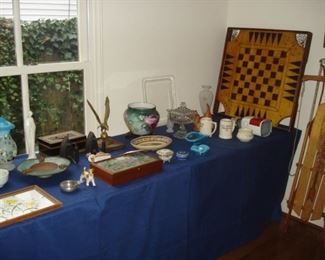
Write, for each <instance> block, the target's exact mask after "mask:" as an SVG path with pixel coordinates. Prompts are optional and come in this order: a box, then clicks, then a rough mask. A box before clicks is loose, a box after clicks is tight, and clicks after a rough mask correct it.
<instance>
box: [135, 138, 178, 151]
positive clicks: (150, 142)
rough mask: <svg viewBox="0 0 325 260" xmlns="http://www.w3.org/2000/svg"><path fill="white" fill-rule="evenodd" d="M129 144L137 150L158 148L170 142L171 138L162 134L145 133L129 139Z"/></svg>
mask: <svg viewBox="0 0 325 260" xmlns="http://www.w3.org/2000/svg"><path fill="white" fill-rule="evenodd" d="M130 143H131V145H132V146H133V147H134V148H136V149H139V150H152V151H155V150H158V149H162V148H164V147H166V146H168V145H170V144H171V143H172V139H171V138H169V137H167V136H163V135H146V136H140V137H137V138H134V139H133V140H131V142H130Z"/></svg>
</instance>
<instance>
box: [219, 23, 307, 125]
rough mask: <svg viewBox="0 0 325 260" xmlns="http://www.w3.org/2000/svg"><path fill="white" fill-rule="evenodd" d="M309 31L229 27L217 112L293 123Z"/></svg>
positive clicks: (274, 123) (305, 58)
mask: <svg viewBox="0 0 325 260" xmlns="http://www.w3.org/2000/svg"><path fill="white" fill-rule="evenodd" d="M311 36H312V34H311V33H310V32H305V31H287V30H270V29H248V28H228V31H227V36H226V42H225V48H224V54H223V61H222V65H221V69H220V74H219V82H218V90H217V94H216V100H215V107H214V112H215V113H216V112H218V110H219V104H220V103H222V105H223V106H224V110H225V111H224V112H225V114H226V115H228V116H232V117H243V116H256V117H260V118H267V119H270V120H272V124H273V126H277V125H278V124H279V122H280V121H281V120H282V119H284V118H286V117H290V128H291V127H292V126H293V125H294V119H295V115H296V110H297V103H298V97H299V92H300V86H301V82H302V76H303V73H304V69H305V65H306V60H307V56H308V53H309V48H310V43H311Z"/></svg>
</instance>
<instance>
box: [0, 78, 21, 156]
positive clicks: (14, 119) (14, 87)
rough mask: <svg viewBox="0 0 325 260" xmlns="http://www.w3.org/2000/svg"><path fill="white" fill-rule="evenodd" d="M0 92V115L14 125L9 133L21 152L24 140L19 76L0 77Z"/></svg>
mask: <svg viewBox="0 0 325 260" xmlns="http://www.w3.org/2000/svg"><path fill="white" fill-rule="evenodd" d="M0 93H1V95H0V115H1V116H3V117H4V118H5V119H6V120H8V121H9V122H11V123H13V124H14V125H15V126H16V127H15V128H14V129H12V130H11V132H10V134H11V136H12V138H13V139H14V140H15V142H16V144H17V146H18V152H19V153H23V152H24V150H25V140H24V124H23V112H22V100H21V87H20V77H19V76H11V77H0Z"/></svg>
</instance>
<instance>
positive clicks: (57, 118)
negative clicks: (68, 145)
mask: <svg viewBox="0 0 325 260" xmlns="http://www.w3.org/2000/svg"><path fill="white" fill-rule="evenodd" d="M21 28H22V43H23V59H24V64H26V65H31V64H38V63H50V62H62V61H77V60H78V35H77V19H76V18H72V19H65V20H50V19H48V20H37V21H32V22H23V23H22V27H21ZM15 64H16V57H15V44H14V33H13V21H12V19H5V18H0V66H10V65H11V66H12V65H15ZM28 83H29V96H30V106H31V110H32V111H33V113H34V118H35V122H36V127H37V136H42V135H47V134H51V133H57V132H60V131H65V130H70V129H74V130H77V131H80V132H83V131H84V116H83V115H84V113H83V102H84V99H83V73H82V71H65V72H55V73H40V74H33V75H29V77H28ZM0 93H1V95H0V115H2V116H4V117H5V118H6V119H7V120H9V121H10V122H12V123H14V124H15V125H16V128H15V130H14V131H13V133H12V135H13V138H14V139H15V140H16V142H17V144H18V146H19V148H20V151H23V147H24V137H23V121H22V118H23V115H22V99H21V88H20V77H19V76H10V77H2V78H0Z"/></svg>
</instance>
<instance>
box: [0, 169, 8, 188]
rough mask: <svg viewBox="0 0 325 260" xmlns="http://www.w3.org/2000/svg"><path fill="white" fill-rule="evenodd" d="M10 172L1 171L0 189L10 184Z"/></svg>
mask: <svg viewBox="0 0 325 260" xmlns="http://www.w3.org/2000/svg"><path fill="white" fill-rule="evenodd" d="M8 179H9V171H8V170H6V169H0V188H2V187H3V185H5V184H6V183H7V182H8Z"/></svg>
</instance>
